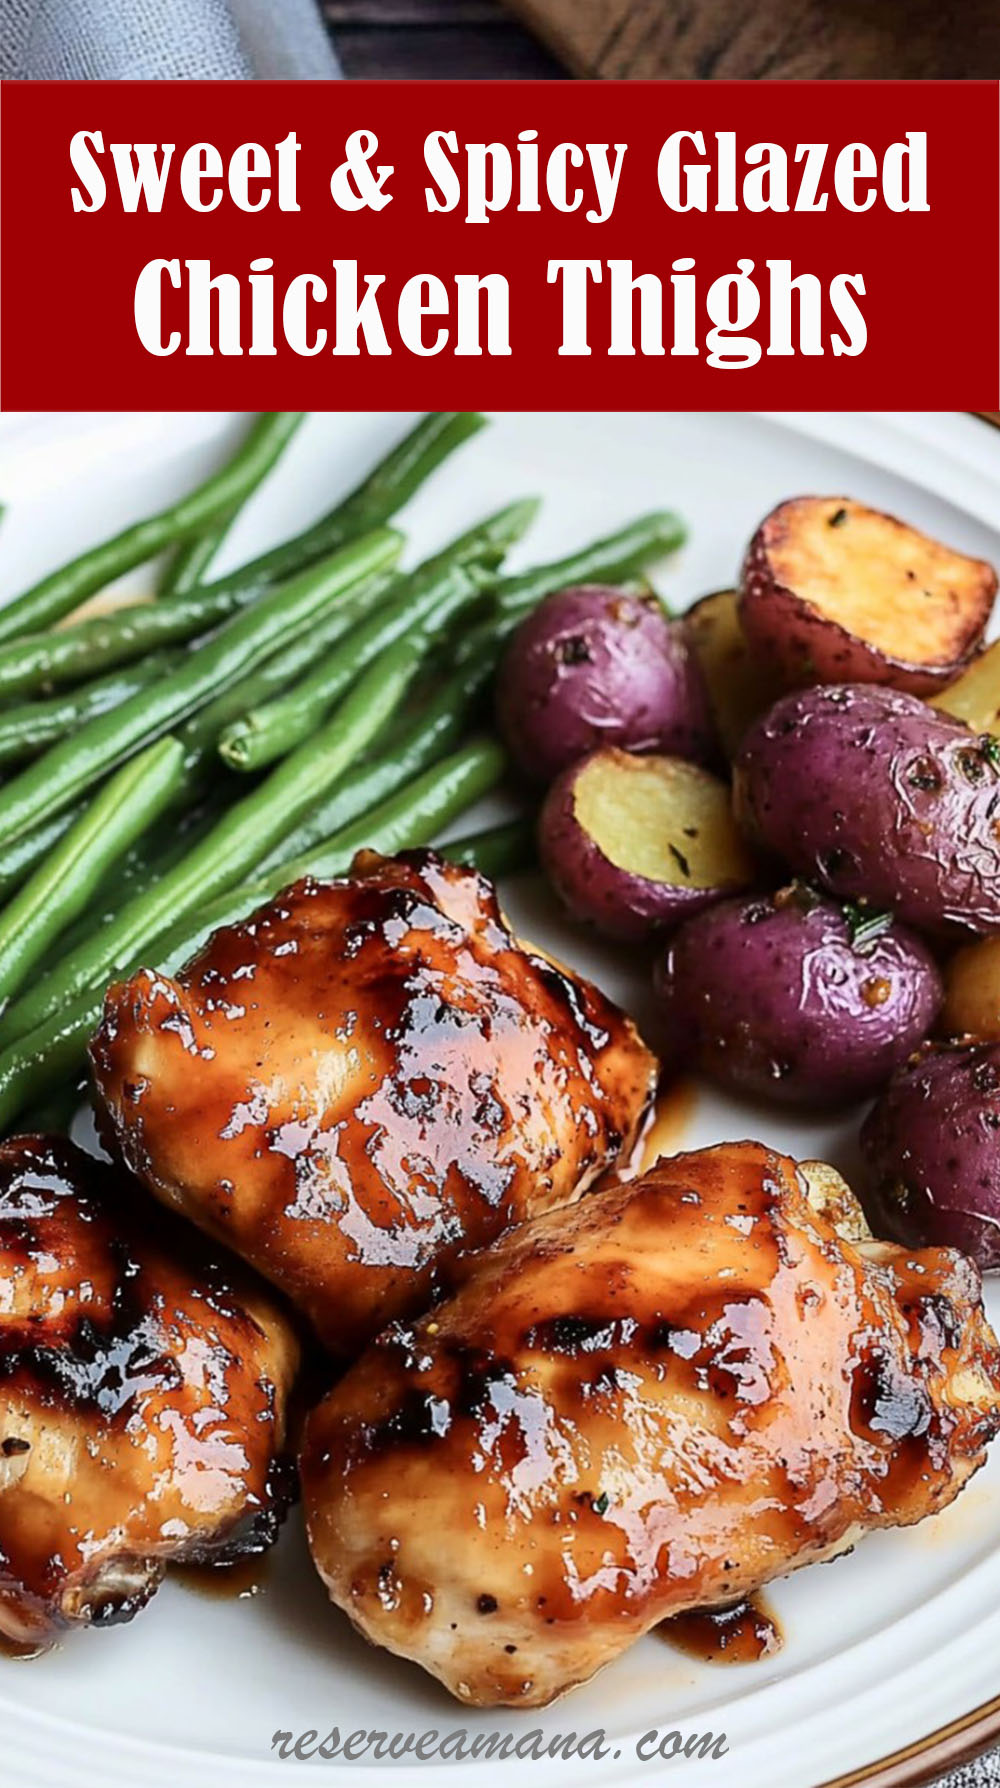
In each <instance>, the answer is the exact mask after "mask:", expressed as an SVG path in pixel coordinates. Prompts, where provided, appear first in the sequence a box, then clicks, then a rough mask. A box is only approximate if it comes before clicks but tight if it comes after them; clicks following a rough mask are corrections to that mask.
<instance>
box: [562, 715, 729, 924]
mask: <svg viewBox="0 0 1000 1788" xmlns="http://www.w3.org/2000/svg"><path fill="white" fill-rule="evenodd" d="M539 853H540V856H541V859H542V864H543V867H544V868H545V871H546V873H547V875H548V877H549V880H550V881H551V882H552V884H553V886H554V888H555V889H556V891H557V893H559V894H560V895H561V897H562V899H563V900H564V901H565V903H566V905H567V906H568V907H569V909H570V912H572V913H573V914H574V915H575V916H576V918H578V919H586V920H589V921H590V922H591V923H592V924H594V925H596V926H597V928H598V929H599V930H600V931H603V932H605V933H606V934H607V935H608V936H609V937H619V938H642V937H646V936H648V935H649V934H650V933H652V932H655V931H662V930H665V929H667V928H669V927H670V926H672V925H676V924H678V923H679V921H680V920H681V919H685V918H687V917H688V915H689V914H690V913H696V912H699V911H700V910H701V908H702V907H705V906H709V905H711V903H712V902H713V901H715V900H721V899H722V898H723V897H724V896H725V895H726V894H732V893H736V892H739V891H740V890H741V889H743V888H747V887H749V886H750V884H751V882H752V881H753V877H754V864H753V860H752V858H751V857H750V855H749V853H748V851H747V848H746V846H745V845H744V843H743V841H742V839H741V837H740V834H739V832H738V830H737V828H736V825H735V822H734V820H733V817H732V812H731V809H730V796H729V789H728V787H727V786H726V784H725V783H724V782H720V781H719V779H718V777H716V776H711V775H709V773H708V771H707V770H703V769H701V768H700V767H699V766H698V765H697V764H691V763H688V762H686V760H684V759H683V758H677V757H636V756H632V755H631V754H630V753H629V752H627V751H618V750H616V749H615V748H614V747H607V748H606V749H605V750H603V751H595V752H593V753H592V754H591V756H590V757H588V758H585V759H584V760H583V762H582V763H580V764H573V765H571V767H570V768H569V769H568V770H564V772H563V774H562V775H561V776H560V777H558V778H557V779H556V781H555V782H554V783H553V785H552V787H551V789H550V790H549V794H548V798H547V799H546V802H545V805H544V807H543V808H542V813H541V818H540V821H539Z"/></svg>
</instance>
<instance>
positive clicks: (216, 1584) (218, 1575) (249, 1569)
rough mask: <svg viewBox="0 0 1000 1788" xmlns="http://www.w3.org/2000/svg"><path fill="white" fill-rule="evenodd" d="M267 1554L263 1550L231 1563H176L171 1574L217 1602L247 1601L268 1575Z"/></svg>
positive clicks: (185, 1586) (188, 1587) (257, 1590)
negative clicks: (264, 1554)
mask: <svg viewBox="0 0 1000 1788" xmlns="http://www.w3.org/2000/svg"><path fill="white" fill-rule="evenodd" d="M267 1563H268V1561H267V1558H266V1556H263V1555H261V1554H260V1553H257V1554H255V1555H254V1556H252V1557H250V1558H237V1559H235V1560H233V1561H232V1562H231V1563H227V1562H226V1561H225V1560H223V1562H222V1563H221V1564H213V1563H212V1562H211V1561H209V1563H207V1564H183V1565H174V1566H173V1567H172V1568H171V1572H170V1576H171V1579H172V1580H173V1581H175V1582H178V1583H180V1584H181V1585H182V1586H183V1587H184V1588H185V1589H190V1590H193V1591H194V1593H195V1595H199V1596H209V1597H211V1599H212V1601H215V1602H245V1601H248V1600H250V1598H251V1597H252V1596H256V1595H259V1594H260V1592H261V1590H262V1589H263V1587H264V1583H265V1580H266V1577H267Z"/></svg>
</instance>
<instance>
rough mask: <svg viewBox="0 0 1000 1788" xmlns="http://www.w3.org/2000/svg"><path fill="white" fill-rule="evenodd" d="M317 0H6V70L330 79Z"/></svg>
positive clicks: (98, 76) (2, 0)
mask: <svg viewBox="0 0 1000 1788" xmlns="http://www.w3.org/2000/svg"><path fill="white" fill-rule="evenodd" d="M339 73H340V69H339V68H338V66H337V58H336V56H335V55H334V52H333V48H332V45H331V43H330V39H329V36H328V35H327V32H326V31H325V30H324V27H323V23H322V20H321V19H320V16H319V11H318V9H317V6H316V3H315V0H0V77H2V78H3V79H4V80H7V81H11V80H20V81H25V80H30V81H98V80H105V81H129V80H134V81H183V80H188V81H193V80H215V81H247V80H276V81H304V80H330V79H332V78H334V77H335V76H337V75H339Z"/></svg>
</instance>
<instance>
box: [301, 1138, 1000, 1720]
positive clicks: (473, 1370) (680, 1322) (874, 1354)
mask: <svg viewBox="0 0 1000 1788" xmlns="http://www.w3.org/2000/svg"><path fill="white" fill-rule="evenodd" d="M818 1179H819V1181H820V1182H822V1183H819V1184H818V1185H817V1190H816V1194H815V1197H814V1198H812V1197H811V1196H810V1184H809V1180H808V1179H807V1177H806V1171H805V1170H802V1171H800V1170H797V1169H796V1166H795V1164H794V1163H793V1162H792V1161H790V1160H789V1159H787V1158H786V1157H784V1156H781V1155H778V1154H775V1153H773V1152H772V1151H771V1150H769V1149H767V1148H765V1147H764V1146H763V1145H761V1144H757V1143H739V1144H724V1145H722V1146H721V1147H718V1148H714V1149H706V1150H703V1151H700V1152H698V1153H694V1154H689V1155H680V1156H677V1157H675V1158H673V1159H670V1160H662V1161H660V1162H659V1163H658V1164H657V1165H656V1166H655V1167H654V1168H653V1169H652V1171H650V1172H649V1173H647V1174H646V1175H645V1176H644V1177H643V1178H642V1179H640V1180H638V1181H634V1182H632V1183H631V1184H629V1183H624V1184H619V1185H615V1184H611V1185H609V1186H607V1187H606V1188H605V1189H602V1190H598V1191H595V1192H594V1193H593V1194H592V1195H591V1196H590V1197H588V1198H585V1199H583V1200H582V1201H581V1202H580V1203H579V1204H577V1205H575V1206H574V1207H573V1208H572V1209H571V1210H568V1211H561V1212H558V1213H553V1214H548V1215H544V1216H541V1217H539V1218H537V1219H536V1220H535V1221H533V1222H531V1223H528V1224H526V1225H525V1226H524V1227H523V1228H521V1229H519V1230H518V1231H516V1232H515V1233H514V1234H512V1235H510V1236H507V1237H505V1238H503V1240H502V1241H500V1242H499V1243H497V1244H496V1245H495V1246H494V1247H492V1248H490V1249H487V1250H485V1251H484V1252H483V1253H482V1254H481V1255H479V1256H477V1257H473V1258H470V1259H469V1260H467V1261H466V1262H464V1263H463V1271H464V1272H465V1274H466V1279H465V1283H464V1284H463V1285H462V1286H461V1288H460V1289H459V1290H458V1291H457V1293H456V1294H455V1295H454V1297H453V1298H452V1299H451V1300H450V1301H449V1302H447V1303H443V1304H442V1305H440V1306H439V1307H438V1308H437V1309H436V1310H435V1311H433V1312H432V1313H431V1314H430V1315H429V1316H428V1317H426V1318H424V1319H423V1320H422V1321H420V1322H417V1323H415V1324H412V1325H410V1324H406V1323H401V1322H397V1323H394V1324H392V1325H391V1326H390V1327H389V1328H388V1329H387V1330H386V1331H385V1333H384V1334H383V1335H381V1336H380V1337H379V1339H378V1340H377V1342H376V1343H375V1344H374V1346H372V1347H371V1348H370V1349H369V1350H368V1352H367V1353H366V1354H365V1355H364V1356H363V1358H362V1359H361V1360H360V1361H359V1362H357V1364H356V1365H355V1366H354V1367H353V1368H352V1369H351V1370H350V1371H349V1372H348V1373H347V1374H346V1376H345V1377H344V1378H342V1379H341V1381H340V1383H339V1384H338V1385H337V1386H336V1387H335V1389H334V1390H333V1391H332V1392H331V1393H330V1394H329V1395H328V1396H327V1398H326V1399H325V1400H324V1401H323V1402H322V1403H321V1404H320V1405H319V1407H318V1408H317V1409H316V1410H315V1411H314V1412H313V1414H312V1415H311V1416H310V1418H309V1422H308V1424H307V1431H306V1444H305V1448H304V1453H303V1457H302V1461H301V1475H302V1483H303V1494H304V1498H305V1505H306V1514H307V1521H308V1528H309V1537H310V1544H311V1547H312V1552H313V1557H314V1559H315V1562H316V1564H317V1566H318V1568H319V1571H320V1573H321V1575H322V1576H323V1578H324V1580H325V1582H326V1584H327V1586H328V1588H329V1591H330V1595H331V1597H332V1598H333V1600H334V1601H335V1602H336V1603H338V1604H339V1605H340V1607H342V1608H343V1609H345V1610H346V1611H347V1613H348V1614H349V1615H350V1617H351V1619H352V1620H353V1621H354V1623H355V1624H356V1625H357V1626H358V1627H359V1628H360V1630H361V1632H362V1633H364V1634H365V1635H366V1636H367V1637H368V1638H369V1639H371V1640H373V1641H376V1642H378V1643H379V1644H381V1645H385V1646H387V1647H389V1649H390V1650H392V1651H395V1652H397V1653H399V1654H401V1655H402V1656H404V1657H407V1658H411V1659H414V1660H416V1661H417V1662H418V1663H420V1664H422V1665H423V1666H424V1667H425V1669H427V1670H429V1671H431V1672H432V1673H433V1674H434V1675H435V1676H438V1677H440V1678H441V1680H442V1681H443V1682H444V1683H445V1684H446V1685H447V1686H448V1688H449V1689H450V1690H451V1691H452V1693H453V1694H455V1695H457V1696H459V1697H460V1698H461V1699H463V1700H465V1701H468V1702H473V1703H478V1704H481V1705H492V1704H510V1705H515V1706H543V1705H545V1704H546V1703H547V1702H549V1701H551V1700H552V1699H553V1698H554V1697H555V1696H557V1695H559V1694H561V1693H563V1691H565V1690H567V1689H569V1688H572V1687H573V1686H574V1685H575V1684H577V1683H580V1682H583V1681H585V1680H586V1679H587V1678H588V1677H590V1676H591V1675H592V1674H593V1673H594V1671H595V1670H597V1669H599V1668H600V1667H601V1666H602V1665H603V1664H606V1663H607V1662H608V1661H609V1660H610V1659H612V1658H614V1657H615V1656H616V1655H617V1654H618V1653H620V1652H621V1651H623V1650H624V1649H625V1648H626V1647H627V1646H628V1645H629V1644H631V1643H632V1641H633V1640H635V1639H637V1638H638V1637H639V1636H640V1634H642V1633H644V1632H645V1631H646V1630H647V1629H648V1628H650V1627H651V1626H653V1625H654V1623H656V1622H658V1621H661V1620H663V1619H665V1618H667V1617H669V1616H671V1615H677V1614H680V1613H683V1612H685V1611H687V1610H690V1609H694V1608H701V1609H703V1608H713V1607H719V1606H725V1605H727V1604H731V1603H733V1602H734V1601H737V1600H739V1599H740V1598H741V1597H743V1596H745V1595H747V1594H749V1593H750V1592H752V1591H754V1590H756V1589H758V1588H759V1587H760V1586H761V1585H763V1584H765V1583H767V1582H768V1581H769V1580H770V1579H772V1578H774V1577H777V1576H780V1575H782V1574H784V1573H785V1572H788V1571H791V1570H793V1569H794V1568H796V1567H797V1566H799V1565H804V1564H808V1563H809V1562H810V1561H812V1560H815V1559H819V1558H824V1557H828V1556H832V1555H833V1554H835V1553H837V1552H838V1551H842V1550H844V1549H846V1548H848V1547H849V1546H850V1545H851V1544H852V1543H853V1542H854V1541H855V1540H856V1539H857V1538H859V1537H860V1536H861V1535H862V1534H863V1533H864V1532H865V1531H866V1530H868V1529H871V1528H877V1527H893V1526H902V1525H907V1524H909V1523H911V1522H915V1521H919V1520H920V1519H921V1518H922V1517H923V1516H925V1515H928V1514H931V1513H932V1512H933V1511H934V1510H936V1509H940V1508H942V1507H944V1505H945V1504H946V1503H948V1502H950V1501H951V1500H952V1498H953V1497H954V1496H955V1495H956V1494H957V1493H958V1491H959V1490H960V1489H961V1487H962V1485H963V1483H964V1482H965V1481H966V1479H967V1478H968V1476H969V1475H970V1473H971V1472H973V1471H975V1470H976V1468H977V1467H978V1466H979V1465H980V1464H981V1463H982V1461H983V1457H984V1450H985V1448H986V1445H987V1442H988V1441H989V1440H990V1439H991V1438H992V1437H993V1436H994V1435H995V1434H996V1433H997V1432H998V1431H1000V1350H998V1346H997V1342H996V1340H995V1338H994V1336H993V1334H992V1332H991V1331H990V1329H989V1327H988V1326H987V1324H986V1321H985V1319H984V1317H983V1315H982V1311H981V1308H980V1304H979V1292H980V1282H979V1276H978V1273H977V1271H976V1268H975V1267H974V1266H973V1265H972V1264H971V1263H970V1262H969V1261H968V1260H966V1259H965V1258H964V1257H963V1256H961V1255H959V1254H957V1253H954V1252H951V1251H949V1250H947V1249H927V1250H924V1251H923V1252H921V1253H919V1254H911V1253H907V1252H906V1251H904V1250H903V1249H900V1248H895V1247H889V1246H885V1245H881V1244H876V1243H871V1242H870V1241H869V1242H866V1241H864V1240H863V1239H858V1240H856V1241H852V1240H849V1239H844V1236H843V1234H841V1233H840V1230H841V1228H846V1229H847V1230H848V1232H849V1233H853V1234H854V1235H855V1236H856V1237H858V1238H862V1237H863V1236H864V1234H865V1230H864V1225H863V1219H862V1220H860V1221H858V1218H859V1216H860V1213H859V1212H857V1211H856V1210H855V1211H854V1212H853V1213H852V1212H851V1211H850V1210H849V1209H848V1208H847V1207H848V1205H849V1203H850V1200H849V1195H846V1189H844V1190H843V1194H842V1195H841V1196H840V1197H839V1201H838V1195H837V1193H836V1189H835V1188H834V1189H833V1190H831V1185H830V1181H831V1179H832V1180H833V1181H834V1182H835V1181H836V1176H833V1175H830V1174H829V1173H827V1174H826V1175H825V1177H824V1176H823V1175H819V1176H818ZM841 1185H842V1183H841ZM835 1222H836V1224H837V1227H834V1224H835ZM443 1535H445V1536H447V1540H446V1543H444V1544H443V1543H442V1536H443Z"/></svg>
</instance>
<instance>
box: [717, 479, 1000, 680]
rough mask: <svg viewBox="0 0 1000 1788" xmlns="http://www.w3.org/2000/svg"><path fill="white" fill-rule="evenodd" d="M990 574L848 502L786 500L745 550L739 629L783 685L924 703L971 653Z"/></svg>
mask: <svg viewBox="0 0 1000 1788" xmlns="http://www.w3.org/2000/svg"><path fill="white" fill-rule="evenodd" d="M996 590H997V577H996V572H995V571H994V569H993V567H992V565H987V564H986V563H985V562H984V561H983V560H982V559H972V558H969V557H968V555H967V554H965V553H959V552H954V551H953V550H952V549H951V548H950V547H947V546H942V544H941V543H940V541H937V540H932V539H931V538H930V536H929V535H927V534H921V533H920V532H919V531H918V530H917V529H916V528H911V527H908V526H907V524H906V523H905V522H900V521H896V519H895V518H894V517H893V516H891V515H883V514H881V513H880V511H879V510H877V509H868V508H866V506H865V505H864V504H863V503H855V502H852V501H851V499H850V498H849V497H794V498H792V499H791V500H790V501H789V502H787V503H779V505H778V507H777V509H772V511H771V513H770V515H768V516H766V517H765V519H764V521H763V522H762V523H761V525H760V527H759V528H758V529H757V532H756V534H755V535H754V537H753V539H752V540H751V542H750V545H749V547H748V548H747V554H746V558H745V560H744V563H743V571H742V576H741V582H740V620H741V622H742V624H743V628H744V630H745V632H746V636H747V639H748V641H749V643H750V647H751V650H752V651H753V652H754V653H755V654H756V655H757V656H758V658H759V659H760V661H761V663H762V664H764V665H768V666H771V667H772V668H773V669H774V670H775V671H776V672H777V674H778V675H779V676H780V677H782V678H783V679H784V681H785V683H786V684H789V685H799V684H810V683H888V684H890V685H891V686H892V687H893V688H894V689H905V690H908V691H909V692H910V693H911V694H913V695H928V694H931V693H933V692H934V691H935V690H937V689H941V688H943V687H944V686H945V684H947V683H951V682H953V681H954V679H955V678H956V677H957V676H958V675H959V673H960V672H961V671H962V670H963V669H964V668H965V666H966V665H967V664H968V663H969V662H970V660H971V659H972V658H973V657H974V656H975V654H976V653H977V652H978V650H979V648H980V645H981V644H982V639H983V633H984V631H985V628H986V623H987V621H988V620H989V617H990V612H991V610H992V608H993V600H994V597H995V596H996Z"/></svg>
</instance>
